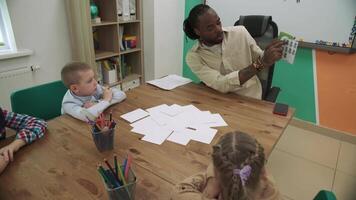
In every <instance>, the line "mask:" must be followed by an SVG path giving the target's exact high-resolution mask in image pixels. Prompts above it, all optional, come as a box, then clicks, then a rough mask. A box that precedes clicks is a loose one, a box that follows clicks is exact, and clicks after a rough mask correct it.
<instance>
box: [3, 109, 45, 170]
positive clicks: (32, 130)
mask: <svg viewBox="0 0 356 200" xmlns="http://www.w3.org/2000/svg"><path fill="white" fill-rule="evenodd" d="M5 128H10V129H14V130H15V131H16V137H15V140H14V141H13V142H12V143H10V144H9V145H6V146H4V147H0V174H1V172H2V171H3V170H4V169H5V168H6V166H7V165H8V164H9V163H10V162H12V161H13V160H14V153H15V152H17V151H18V150H19V149H20V148H21V147H23V146H25V145H26V144H30V143H32V142H33V141H34V140H36V139H39V138H41V137H42V136H43V135H44V133H45V131H46V128H47V123H46V122H45V121H44V120H41V119H38V118H35V117H31V116H28V115H22V114H17V113H14V112H9V111H7V110H2V109H1V107H0V139H5Z"/></svg>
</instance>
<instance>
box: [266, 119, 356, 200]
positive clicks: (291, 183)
mask: <svg viewBox="0 0 356 200" xmlns="http://www.w3.org/2000/svg"><path fill="white" fill-rule="evenodd" d="M267 168H268V170H269V172H270V173H271V174H272V175H273V177H274V179H275V181H276V184H277V186H278V188H279V190H280V191H281V193H282V194H283V196H284V197H285V199H292V200H312V199H313V198H314V196H315V195H316V194H317V193H318V191H320V190H323V189H324V190H331V191H333V192H334V194H335V195H336V197H337V199H338V200H355V199H356V145H354V144H351V143H347V142H344V141H340V140H337V139H334V138H331V137H327V136H324V135H321V134H318V133H316V132H311V131H308V130H305V129H301V128H298V127H295V126H292V125H290V126H288V127H287V129H286V130H285V132H284V134H283V136H282V137H281V139H280V140H279V142H278V143H277V145H276V147H275V149H274V150H273V152H272V154H271V155H270V157H269V159H268V164H267Z"/></svg>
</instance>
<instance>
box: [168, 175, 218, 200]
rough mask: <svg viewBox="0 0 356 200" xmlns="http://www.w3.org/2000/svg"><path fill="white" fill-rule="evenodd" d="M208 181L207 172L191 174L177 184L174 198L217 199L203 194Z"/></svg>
mask: <svg viewBox="0 0 356 200" xmlns="http://www.w3.org/2000/svg"><path fill="white" fill-rule="evenodd" d="M206 183H207V177H206V173H199V174H196V175H194V176H191V177H189V178H187V179H185V180H184V181H182V182H181V183H179V184H177V185H176V186H175V188H174V192H173V197H172V199H173V200H183V199H190V200H215V198H214V199H211V198H207V197H205V196H204V195H203V190H204V189H205V186H206Z"/></svg>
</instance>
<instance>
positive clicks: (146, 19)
mask: <svg viewBox="0 0 356 200" xmlns="http://www.w3.org/2000/svg"><path fill="white" fill-rule="evenodd" d="M154 1H155V0H143V1H142V2H143V11H142V12H143V41H144V43H143V48H144V50H143V52H144V54H143V55H144V57H143V59H144V70H145V80H146V81H149V80H152V79H154V78H155V73H154V72H155V57H154V55H155V51H154V46H155V41H154V5H155V4H154Z"/></svg>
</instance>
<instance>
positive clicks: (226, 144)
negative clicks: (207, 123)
mask: <svg viewBox="0 0 356 200" xmlns="http://www.w3.org/2000/svg"><path fill="white" fill-rule="evenodd" d="M212 157H213V163H214V167H215V169H216V170H217V172H218V174H219V180H220V183H221V192H222V193H221V194H222V197H223V199H228V200H236V199H239V200H240V199H248V196H250V195H249V194H248V192H251V191H254V190H255V189H256V188H257V186H258V184H259V182H260V177H261V172H262V169H263V167H264V164H265V154H264V150H263V147H262V146H261V144H260V143H258V142H257V140H256V139H254V138H253V137H251V136H250V135H248V134H246V133H242V132H238V131H235V132H230V133H227V134H225V135H224V136H222V137H221V138H220V140H219V142H218V143H217V144H216V145H214V146H213V154H212Z"/></svg>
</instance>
